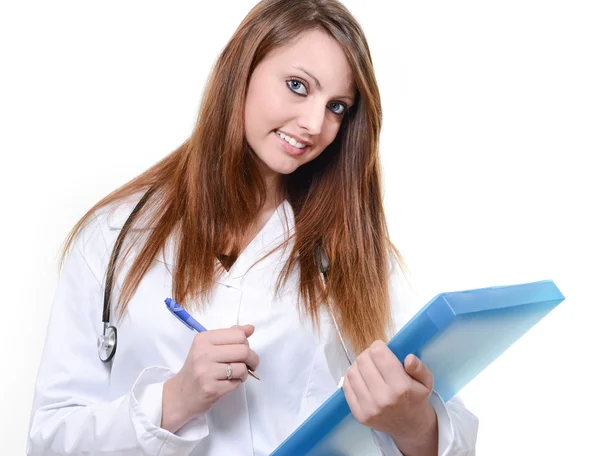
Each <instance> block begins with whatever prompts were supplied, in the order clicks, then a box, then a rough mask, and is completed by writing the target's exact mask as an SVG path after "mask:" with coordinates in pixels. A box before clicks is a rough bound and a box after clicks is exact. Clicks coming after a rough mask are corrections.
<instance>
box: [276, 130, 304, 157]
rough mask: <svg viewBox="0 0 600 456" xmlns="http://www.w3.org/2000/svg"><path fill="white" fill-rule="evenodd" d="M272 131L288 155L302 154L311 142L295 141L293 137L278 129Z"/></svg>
mask: <svg viewBox="0 0 600 456" xmlns="http://www.w3.org/2000/svg"><path fill="white" fill-rule="evenodd" d="M273 133H274V134H275V137H276V138H277V140H278V141H279V143H280V144H281V146H282V147H283V150H285V151H286V152H287V153H289V154H290V155H294V156H300V155H303V154H304V153H306V151H307V150H308V149H309V148H310V146H311V144H307V143H303V142H300V141H297V140H296V139H295V138H292V137H290V136H289V135H286V134H285V133H283V132H282V131H280V130H274V131H273Z"/></svg>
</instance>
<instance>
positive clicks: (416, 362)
mask: <svg viewBox="0 0 600 456" xmlns="http://www.w3.org/2000/svg"><path fill="white" fill-rule="evenodd" d="M404 369H405V370H406V373H407V374H408V375H410V376H411V377H412V378H414V379H415V380H416V381H418V382H419V383H421V384H422V385H424V386H425V387H426V388H427V389H428V390H429V391H431V390H432V389H433V372H431V369H429V368H428V367H427V365H426V364H425V363H424V362H423V361H421V360H420V359H419V358H417V357H416V356H415V355H413V354H410V355H408V356H407V357H406V358H404Z"/></svg>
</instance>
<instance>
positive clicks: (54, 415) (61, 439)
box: [27, 224, 208, 456]
mask: <svg viewBox="0 0 600 456" xmlns="http://www.w3.org/2000/svg"><path fill="white" fill-rule="evenodd" d="M109 253H110V252H109V251H108V249H107V246H106V243H105V242H104V238H103V237H102V233H101V232H100V226H99V225H98V224H95V228H94V227H88V228H86V229H85V230H84V232H83V233H82V235H80V237H79V238H78V239H77V240H76V242H75V244H74V246H73V248H72V250H71V252H70V253H69V256H68V258H67V262H66V264H65V266H64V268H63V271H62V275H61V278H60V281H59V284H58V289H57V292H56V296H55V300H54V304H53V307H52V312H51V316H50V321H49V324H48V329H47V334H46V343H45V346H44V351H43V354H42V360H41V363H40V367H39V371H38V377H37V381H36V385H35V392H34V402H33V409H32V414H31V420H30V430H29V436H28V443H27V453H28V454H29V455H44V456H52V455H84V454H85V455H116V456H118V455H128V456H130V455H143V454H147V455H161V456H170V455H178V456H179V455H188V454H190V453H191V451H193V449H194V447H195V446H196V445H197V444H198V443H199V442H200V441H201V440H202V439H204V438H206V437H207V435H208V427H207V424H206V422H205V420H204V419H203V418H197V419H194V420H192V421H190V422H188V423H187V424H186V425H185V426H184V427H183V428H182V429H181V430H180V431H178V433H177V434H173V433H170V432H168V431H166V430H164V429H162V428H160V422H161V413H162V385H163V383H164V382H165V381H166V380H167V379H168V378H170V377H171V376H173V375H174V373H173V372H170V371H169V370H168V369H167V368H164V367H160V366H154V367H149V368H147V369H145V370H144V371H143V372H141V373H140V375H139V377H138V379H137V381H136V382H135V384H134V385H132V388H131V390H130V391H129V392H128V393H127V394H124V395H122V396H120V397H111V392H110V381H111V377H110V365H109V364H105V363H102V362H101V361H100V359H99V358H98V352H97V348H96V338H97V336H98V335H99V334H100V332H101V330H102V316H101V313H102V298H103V291H104V285H103V280H101V279H100V277H102V274H103V273H102V272H101V271H102V267H101V265H102V264H104V268H105V267H106V266H105V264H106V262H107V261H106V259H107V255H108V254H109ZM84 255H85V256H84ZM86 257H87V258H88V261H86ZM117 356H118V351H117ZM115 396H116V394H115Z"/></svg>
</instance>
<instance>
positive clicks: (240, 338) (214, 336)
mask: <svg viewBox="0 0 600 456" xmlns="http://www.w3.org/2000/svg"><path fill="white" fill-rule="evenodd" d="M196 337H204V338H206V339H207V340H208V341H209V342H210V343H211V344H213V345H232V344H246V345H248V337H247V336H246V333H245V332H244V329H243V328H242V327H241V326H233V327H231V328H225V329H213V330H211V331H206V332H204V333H200V334H198V335H196Z"/></svg>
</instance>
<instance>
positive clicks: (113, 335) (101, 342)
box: [97, 187, 352, 365]
mask: <svg viewBox="0 0 600 456" xmlns="http://www.w3.org/2000/svg"><path fill="white" fill-rule="evenodd" d="M155 190H156V189H155V188H154V187H153V188H150V189H149V190H148V191H147V192H146V193H145V194H144V196H142V198H141V199H140V200H139V202H138V203H137V204H136V205H135V207H134V208H133V210H132V211H131V214H129V217H127V220H126V221H125V223H124V224H123V228H122V229H121V232H120V233H119V235H118V236H117V240H116V242H115V246H114V248H113V251H112V253H111V255H110V260H109V262H108V269H107V272H106V282H105V284H104V304H103V308H102V324H103V331H102V334H101V335H100V336H98V340H97V346H98V357H99V358H100V361H102V362H103V363H108V362H110V361H111V360H112V359H113V357H114V356H115V353H116V352H117V328H116V327H115V326H114V325H112V324H111V322H110V310H111V306H110V304H111V302H110V298H111V294H112V289H113V278H114V274H115V267H116V262H117V258H118V257H119V253H120V251H121V247H122V245H123V241H124V240H125V235H126V234H127V231H128V230H129V225H131V223H132V221H133V219H134V217H135V216H136V214H137V213H138V212H139V210H140V209H141V208H142V206H143V205H144V204H146V202H147V201H148V198H150V196H151V195H152V193H154V191H155ZM315 262H316V264H317V267H318V268H319V271H320V273H321V274H320V279H321V280H322V284H323V287H324V288H325V284H326V282H327V274H328V272H329V260H328V258H327V254H326V253H325V249H323V248H322V247H321V246H318V247H317V248H316V249H315ZM327 305H328V307H329V312H330V314H331V316H332V319H333V323H334V325H335V329H336V330H337V333H338V336H339V338H340V341H341V342H342V347H343V349H344V352H345V354H346V359H347V360H348V364H350V365H351V364H352V361H351V357H350V355H349V352H348V349H347V347H346V344H345V342H344V338H343V337H342V334H341V332H340V328H339V326H338V324H337V320H336V318H335V315H334V313H333V308H332V306H331V302H330V301H329V299H328V300H327Z"/></svg>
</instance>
